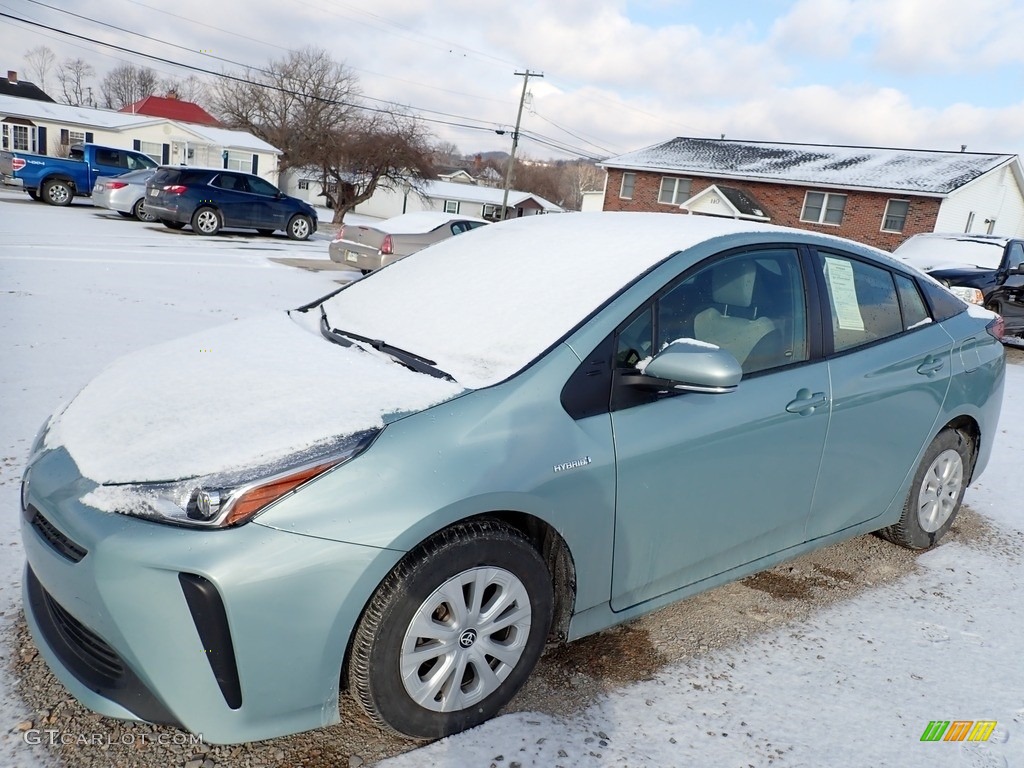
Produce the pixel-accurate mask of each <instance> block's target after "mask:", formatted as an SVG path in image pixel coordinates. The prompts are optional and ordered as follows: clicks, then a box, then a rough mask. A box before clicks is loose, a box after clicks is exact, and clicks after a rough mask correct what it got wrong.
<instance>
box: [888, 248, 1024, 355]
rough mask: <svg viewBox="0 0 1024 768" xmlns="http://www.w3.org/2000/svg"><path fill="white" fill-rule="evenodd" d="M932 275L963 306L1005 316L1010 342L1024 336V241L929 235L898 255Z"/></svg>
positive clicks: (898, 252) (900, 249)
mask: <svg viewBox="0 0 1024 768" xmlns="http://www.w3.org/2000/svg"><path fill="white" fill-rule="evenodd" d="M893 256H895V257H896V258H898V259H900V260H902V261H905V262H907V263H908V264H912V265H913V266H915V267H917V268H918V269H920V270H923V271H925V272H927V273H928V274H929V275H931V276H932V277H934V278H935V279H936V280H938V281H939V282H940V283H942V284H943V285H945V286H946V287H948V288H949V290H951V291H952V292H953V293H955V294H956V295H957V296H959V297H960V298H961V299H963V300H964V301H969V302H971V303H973V304H982V305H984V306H985V307H986V308H988V309H991V310H992V311H993V312H998V313H999V314H1000V315H1002V316H1003V321H1004V323H1005V326H1006V330H1005V333H1006V335H1007V336H1024V240H1019V239H1016V238H1012V237H999V236H997V235H970V234H957V233H941V232H929V233H925V234H920V235H914V236H913V237H911V238H910V239H908V240H907V241H906V242H904V243H903V245H901V246H900V247H899V248H897V249H896V251H895V252H894V253H893Z"/></svg>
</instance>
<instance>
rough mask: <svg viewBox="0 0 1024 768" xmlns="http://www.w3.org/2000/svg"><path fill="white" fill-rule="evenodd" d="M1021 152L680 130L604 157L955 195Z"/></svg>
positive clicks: (722, 174) (636, 164) (652, 167)
mask: <svg viewBox="0 0 1024 768" xmlns="http://www.w3.org/2000/svg"><path fill="white" fill-rule="evenodd" d="M1016 157H1017V156H1016V155H1002V154H983V153H977V152H940V151H935V150H925V149H888V148H883V147H843V146H834V145H829V144H789V143H785V142H767V141H732V140H726V139H696V138H687V137H679V138H675V139H672V140H670V141H666V142H663V143H661V144H655V145H653V146H650V147H646V148H644V149H639V150H637V151H635V152H628V153H626V154H624V155H619V156H618V157H612V158H609V159H608V160H605V161H604V162H603V163H601V165H602V166H603V167H605V168H621V169H626V170H638V171H654V172H659V171H660V172H665V173H692V174H696V175H705V176H715V177H719V178H733V179H744V180H748V181H764V182H775V183H788V184H801V185H809V184H814V185H822V186H831V187H842V188H865V189H873V190H884V191H899V192H913V193H918V194H923V195H938V196H944V195H948V194H949V193H950V192H952V191H954V190H956V189H958V188H959V187H962V186H963V185H965V184H967V183H968V182H971V181H973V180H974V179H976V178H978V177H979V176H981V175H983V174H985V173H988V172H989V171H991V170H993V169H995V168H999V167H1000V166H1003V165H1005V164H1006V163H1009V162H1012V161H1014V160H1015V159H1016Z"/></svg>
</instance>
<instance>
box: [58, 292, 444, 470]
mask: <svg viewBox="0 0 1024 768" xmlns="http://www.w3.org/2000/svg"><path fill="white" fill-rule="evenodd" d="M294 317H295V319H293V317H290V316H289V315H288V314H287V313H284V312H280V313H275V314H272V315H267V316H262V317H257V318H253V319H251V320H244V321H239V322H235V323H231V324H229V325H224V326H220V327H217V328H213V329H211V330H209V331H204V332H202V333H197V334H193V335H191V336H186V337H184V338H181V339H177V340H175V341H171V342H167V343H164V344H159V345H157V346H154V347H150V348H148V349H144V350H141V351H139V352H135V353H133V354H130V355H127V356H125V357H122V358H120V359H119V360H117V361H115V362H114V363H112V364H111V365H110V366H108V367H107V368H106V369H105V370H104V371H103V372H102V373H100V374H99V376H97V377H96V378H95V379H93V381H92V382H90V383H89V384H88V385H86V387H85V388H84V389H83V390H82V391H81V392H80V393H79V394H78V395H77V396H76V397H75V398H74V399H73V400H72V401H71V403H70V404H69V405H68V406H67V408H66V409H65V410H64V411H63V412H62V413H61V414H60V415H59V416H56V417H55V418H54V419H53V420H52V422H51V423H50V425H49V429H48V431H47V434H46V440H45V446H46V448H56V447H61V446H63V447H64V448H65V449H66V450H67V451H68V453H69V454H70V455H71V457H72V459H74V461H75V463H76V464H77V465H78V468H79V471H80V472H81V473H82V474H83V475H84V476H85V477H88V478H89V479H91V480H93V481H95V482H97V483H135V482H159V481H168V480H177V479H181V478H187V477H196V476H202V475H209V474H213V473H219V472H228V471H233V470H237V469H244V468H246V467H252V466H254V465H263V464H269V463H271V462H275V461H278V460H280V459H283V458H286V457H288V456H291V455H293V454H296V453H299V452H303V451H308V450H309V449H310V448H314V447H315V446H317V445H318V444H327V443H330V442H333V441H334V440H336V439H337V438H338V437H341V436H344V435H350V434H354V433H356V432H360V431H363V430H367V429H373V428H376V427H381V426H382V425H383V424H384V421H385V419H386V418H387V417H388V415H390V414H397V413H408V412H415V411H419V410H422V409H424V408H428V407H430V406H431V405H435V404H437V403H440V402H443V401H445V400H448V399H450V398H452V397H454V396H455V395H457V394H458V393H459V392H461V391H463V388H462V387H460V386H459V385H458V384H455V383H453V382H450V381H446V380H443V379H438V378H434V377H431V376H427V375H424V374H421V373H415V372H413V371H411V370H409V369H408V368H405V367H404V366H402V365H399V364H397V363H395V362H394V361H393V360H391V358H389V357H387V356H385V355H382V354H379V353H377V352H374V351H363V350H361V349H359V348H356V347H341V346H338V345H336V344H332V343H331V342H329V341H327V340H326V339H324V338H323V337H322V336H321V335H320V334H319V332H318V330H317V329H318V326H317V323H316V321H315V319H314V318H311V317H307V316H305V315H300V314H298V313H295V314H294Z"/></svg>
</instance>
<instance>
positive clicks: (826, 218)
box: [800, 192, 846, 225]
mask: <svg viewBox="0 0 1024 768" xmlns="http://www.w3.org/2000/svg"><path fill="white" fill-rule="evenodd" d="M845 208H846V195H836V194H832V193H827V192H808V193H807V195H806V196H805V197H804V209H803V211H801V212H800V221H809V222H812V223H814V224H835V225H839V224H842V223H843V210H844V209H845Z"/></svg>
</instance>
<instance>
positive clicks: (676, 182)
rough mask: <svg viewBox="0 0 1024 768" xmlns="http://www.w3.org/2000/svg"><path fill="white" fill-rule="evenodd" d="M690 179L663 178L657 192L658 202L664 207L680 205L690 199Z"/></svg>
mask: <svg viewBox="0 0 1024 768" xmlns="http://www.w3.org/2000/svg"><path fill="white" fill-rule="evenodd" d="M692 183H693V182H691V181H690V179H675V178H672V177H671V176H665V177H663V178H662V180H661V189H660V190H659V191H658V202H659V203H665V204H666V205H682V204H683V203H685V202H686V201H687V200H688V199H689V197H690V186H691V184H692Z"/></svg>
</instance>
